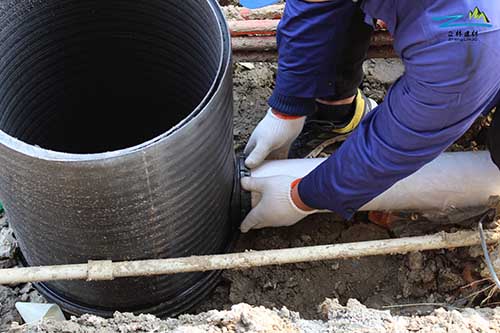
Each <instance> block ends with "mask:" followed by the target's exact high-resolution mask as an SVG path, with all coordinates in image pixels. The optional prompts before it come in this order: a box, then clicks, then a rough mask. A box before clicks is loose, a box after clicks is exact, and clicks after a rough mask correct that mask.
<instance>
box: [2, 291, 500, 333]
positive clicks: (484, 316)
mask: <svg viewBox="0 0 500 333" xmlns="http://www.w3.org/2000/svg"><path fill="white" fill-rule="evenodd" d="M318 312H319V313H320V314H321V317H322V318H321V320H315V321H310V320H304V319H302V318H301V317H300V315H299V314H298V313H295V312H291V311H289V310H288V309H286V308H281V309H280V310H277V309H274V310H269V309H266V308H264V307H251V306H249V305H248V304H238V305H235V306H233V307H232V308H231V310H229V311H215V310H214V311H209V312H207V313H203V314H200V315H197V316H190V315H184V316H180V317H179V318H178V319H167V320H164V321H162V320H159V319H158V318H155V317H154V316H151V315H141V316H134V315H131V314H121V313H116V314H115V315H114V317H113V318H111V319H109V320H104V319H102V318H98V317H94V316H88V315H87V316H83V317H82V318H72V319H71V320H70V321H67V322H45V323H41V324H35V325H24V326H17V327H14V328H13V329H12V330H11V332H12V333H22V332H26V333H27V332H30V333H31V332H33V333H35V332H50V333H63V332H82V333H91V332H103V333H108V332H109V333H111V332H120V333H127V332H173V333H203V332H210V333H231V332H233V333H243V332H247V333H273V332H286V333H299V332H305V333H320V332H324V333H327V332H337V333H392V332H394V333H410V332H422V333H424V332H425V333H431V332H432V333H445V332H461V333H468V332H471V333H472V332H483V333H490V332H491V333H493V332H498V331H499V330H500V310H498V309H495V310H491V309H487V310H485V309H483V310H479V311H476V310H472V309H467V310H464V311H461V312H459V311H446V310H444V309H438V310H436V311H434V312H433V313H432V314H430V315H428V316H424V317H401V316H393V315H391V313H390V312H389V311H378V310H373V309H368V308H366V307H365V306H363V305H362V304H360V303H359V302H357V301H355V300H350V301H349V302H348V304H347V306H345V307H344V306H342V305H340V304H339V303H338V301H337V300H330V299H327V300H326V301H325V302H323V303H322V304H321V305H320V306H319V308H318Z"/></svg>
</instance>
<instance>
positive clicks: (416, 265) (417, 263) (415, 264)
mask: <svg viewBox="0 0 500 333" xmlns="http://www.w3.org/2000/svg"><path fill="white" fill-rule="evenodd" d="M408 267H409V268H410V269H411V270H412V271H421V270H422V269H423V267H424V256H423V254H422V253H421V252H413V253H410V254H409V255H408Z"/></svg>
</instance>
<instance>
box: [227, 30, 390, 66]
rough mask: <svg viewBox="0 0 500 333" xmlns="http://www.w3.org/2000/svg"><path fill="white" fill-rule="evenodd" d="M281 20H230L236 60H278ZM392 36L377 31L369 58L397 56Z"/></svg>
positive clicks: (385, 32)
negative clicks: (277, 30) (278, 34)
mask: <svg viewBox="0 0 500 333" xmlns="http://www.w3.org/2000/svg"><path fill="white" fill-rule="evenodd" d="M278 23H279V20H248V21H229V26H230V29H231V35H232V37H233V38H232V47H233V53H234V58H235V60H236V61H276V60H277V58H278V55H277V45H276V36H275V35H276V29H277V26H278ZM393 41H394V40H393V38H392V36H391V35H390V34H389V33H388V32H387V31H385V30H378V31H375V32H374V34H373V36H372V40H371V45H370V49H369V51H368V58H395V57H397V55H396V53H395V51H394V49H393V47H392V44H393Z"/></svg>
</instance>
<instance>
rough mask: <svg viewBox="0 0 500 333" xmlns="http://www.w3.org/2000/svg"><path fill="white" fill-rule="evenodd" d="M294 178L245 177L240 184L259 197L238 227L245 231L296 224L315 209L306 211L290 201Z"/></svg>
mask: <svg viewBox="0 0 500 333" xmlns="http://www.w3.org/2000/svg"><path fill="white" fill-rule="evenodd" d="M294 181H295V178H293V177H289V176H274V177H266V178H252V177H245V178H242V179H241V186H242V187H243V188H244V189H245V190H247V191H250V192H258V193H260V194H261V196H262V197H261V199H260V201H259V203H258V204H257V206H256V207H255V208H254V209H252V211H251V212H250V213H249V214H248V216H247V217H246V218H245V220H244V221H243V223H242V225H241V227H240V229H241V232H243V233H246V232H248V231H249V230H250V229H262V228H267V227H287V226H291V225H294V224H296V223H297V222H299V221H300V220H302V219H303V218H305V217H306V216H308V215H311V214H314V213H316V211H310V212H306V211H304V210H302V209H300V208H298V207H297V206H296V205H295V204H294V203H293V201H292V196H291V190H292V187H291V186H292V183H293V182H294Z"/></svg>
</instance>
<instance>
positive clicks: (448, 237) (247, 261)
mask: <svg viewBox="0 0 500 333" xmlns="http://www.w3.org/2000/svg"><path fill="white" fill-rule="evenodd" d="M485 239H486V242H487V243H488V244H494V243H497V242H498V241H500V233H499V232H496V231H487V232H485ZM479 244H481V239H480V237H479V234H478V233H477V232H476V231H459V232H456V233H445V232H441V233H438V234H434V235H429V236H419V237H407V238H399V239H388V240H376V241H368V242H359V243H347V244H334V245H322V246H312V247H301V248H293V249H283V250H267V251H255V252H244V253H232V254H222V255H208V256H197V257H189V258H172V259H158V260H141V261H130V262H115V263H113V262H111V261H89V263H88V264H77V265H61V266H45V267H28V268H11V269H2V270H0V284H19V283H27V282H43V281H59V280H87V281H99V280H112V279H115V278H125V277H137V276H155V275H169V274H178V273H187V272H204V271H211V270H223V269H245V268H252V267H262V266H272V265H284V264H293V263H300V262H313V261H323V260H334V259H347V258H358V257H367V256H377V255H394V254H405V253H408V252H418V251H427V250H439V249H452V248H459V247H468V246H475V245H479Z"/></svg>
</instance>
